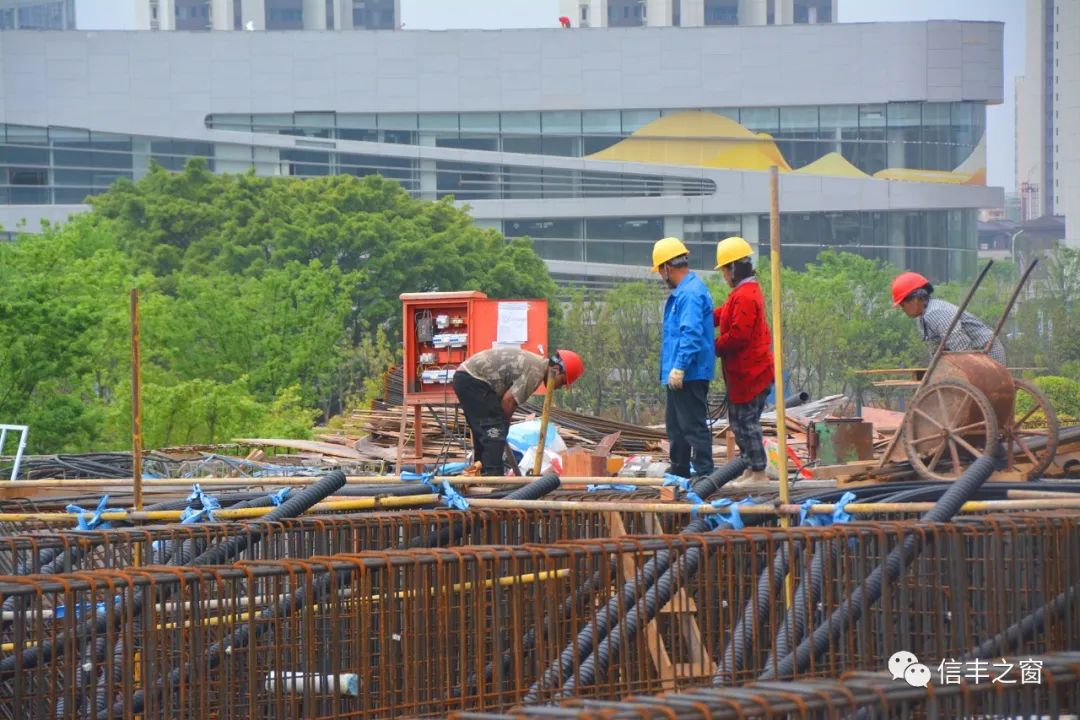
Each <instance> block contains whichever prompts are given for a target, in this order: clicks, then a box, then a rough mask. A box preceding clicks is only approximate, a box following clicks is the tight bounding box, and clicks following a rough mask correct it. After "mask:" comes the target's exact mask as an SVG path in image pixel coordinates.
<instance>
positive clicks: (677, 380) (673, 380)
mask: <svg viewBox="0 0 1080 720" xmlns="http://www.w3.org/2000/svg"><path fill="white" fill-rule="evenodd" d="M685 375H686V373H685V372H684V371H682V370H680V369H678V368H672V369H671V372H670V373H668V376H667V385H668V387H669V388H671V389H672V390H682V381H683V377H684V376H685Z"/></svg>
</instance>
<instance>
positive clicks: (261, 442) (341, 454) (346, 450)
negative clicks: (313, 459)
mask: <svg viewBox="0 0 1080 720" xmlns="http://www.w3.org/2000/svg"><path fill="white" fill-rule="evenodd" d="M233 442H234V443H237V444H239V445H250V446H252V447H272V448H285V449H287V450H299V451H301V452H310V453H318V454H319V455H329V456H330V457H338V458H345V459H346V460H363V457H362V456H361V455H360V453H358V452H356V450H354V449H353V448H351V447H345V446H344V445H337V444H335V443H327V442H318V441H317V440H289V439H286V438H236V439H234V440H233Z"/></svg>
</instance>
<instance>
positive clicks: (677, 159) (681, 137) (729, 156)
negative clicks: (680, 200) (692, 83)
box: [588, 112, 791, 171]
mask: <svg viewBox="0 0 1080 720" xmlns="http://www.w3.org/2000/svg"><path fill="white" fill-rule="evenodd" d="M588 157H589V158H591V159H594V160H617V161H620V162H641V163H654V164H665V165H691V166H694V167H715V168H729V169H733V170H767V169H768V168H769V167H770V166H771V165H777V166H778V167H779V168H780V169H781V170H782V171H787V170H790V169H791V167H790V166H789V165H788V164H787V161H786V160H784V157H783V155H781V154H780V150H779V149H778V148H777V147H776V143H774V142H773V139H772V138H771V137H769V136H768V135H766V134H764V133H762V134H761V135H755V134H754V133H753V132H751V131H750V130H747V129H746V128H744V127H743V126H742V125H740V124H739V123H737V122H735V121H734V120H732V119H730V118H726V117H724V116H722V115H716V114H714V113H706V112H681V113H675V114H674V115H666V116H664V117H662V118H659V119H657V120H653V121H652V122H651V123H649V124H647V125H645V126H644V127H642V128H640V129H638V130H637V131H636V132H635V133H634V134H633V135H631V136H630V137H628V138H626V139H625V140H621V141H619V142H617V143H615V144H614V145H612V146H611V147H609V148H606V149H604V150H601V151H600V152H597V153H593V154H592V155H589V156H588Z"/></svg>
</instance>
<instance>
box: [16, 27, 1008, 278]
mask: <svg viewBox="0 0 1080 720" xmlns="http://www.w3.org/2000/svg"><path fill="white" fill-rule="evenodd" d="M1001 30H1002V28H1001V25H1000V24H995V23H966V22H928V23H900V24H874V25H847V26H845V25H841V24H829V25H797V24H793V25H789V26H784V27H702V28H693V29H690V28H609V29H606V30H604V31H602V32H598V31H592V30H569V31H567V30H560V29H553V30H508V31H453V32H420V31H417V32H404V33H373V34H370V35H365V39H364V41H363V42H359V41H358V36H356V35H354V34H351V33H321V34H312V33H303V32H297V33H270V34H267V33H244V34H241V35H234V34H228V33H175V34H174V33H169V34H167V35H164V36H163V35H160V34H154V33H21V32H13V33H0V61H2V65H0V80H2V81H0V105H2V106H3V107H4V111H3V115H2V117H0V122H2V123H3V125H2V127H0V223H2V224H3V225H4V226H5V227H7V228H8V229H10V228H12V227H13V226H14V224H15V223H16V222H18V221H20V220H21V219H25V220H26V221H27V223H28V227H29V228H30V229H33V228H34V227H36V225H37V223H38V222H39V221H40V220H41V219H54V220H55V219H62V218H64V217H66V216H67V215H68V214H69V213H72V212H78V211H80V210H83V209H85V207H86V206H85V204H84V200H85V198H86V196H88V195H93V194H96V193H100V192H103V191H105V190H106V189H107V188H108V186H109V184H110V183H111V182H113V181H114V180H115V179H117V178H133V179H137V178H138V177H140V176H142V175H143V174H144V173H145V172H147V170H148V168H149V166H150V163H151V162H156V163H158V164H160V165H163V166H164V167H166V168H169V169H180V168H181V167H183V164H184V163H185V162H186V161H187V160H188V159H189V158H191V157H205V158H207V160H208V162H209V164H210V167H211V168H212V169H213V170H215V171H216V172H246V171H248V170H249V169H252V168H254V170H255V172H257V173H259V174H266V175H284V176H294V177H313V176H320V175H327V174H333V173H348V174H353V175H361V176H362V175H368V174H374V173H378V174H382V175H384V176H386V177H389V178H392V179H395V180H397V181H398V182H400V183H401V184H402V185H403V187H405V188H406V189H407V190H408V191H409V192H410V193H412V194H414V195H415V196H417V197H421V198H431V199H435V198H441V197H446V196H453V197H454V198H455V199H456V200H457V201H459V202H462V203H467V204H468V205H469V206H470V208H471V213H472V215H473V216H474V217H475V218H476V219H477V221H478V222H479V223H481V224H483V225H486V226H490V227H494V228H497V229H499V230H501V231H502V232H504V233H505V234H507V235H508V236H512V237H513V236H526V235H527V236H529V237H531V238H533V240H534V243H535V246H536V248H537V250H538V252H539V253H540V255H541V256H542V257H543V258H545V260H546V261H547V262H548V265H549V267H550V269H551V270H552V272H553V273H554V274H555V276H556V277H557V278H558V279H560V280H562V281H564V282H585V283H590V282H601V283H604V282H610V281H611V280H612V279H613V278H625V277H641V276H647V275H648V265H649V249H650V247H651V244H652V242H653V241H655V240H656V239H657V238H659V237H662V236H665V235H677V236H680V237H683V238H685V239H686V241H687V242H688V244H689V246H690V248H691V250H692V252H693V253H694V256H695V263H696V265H697V267H704V266H706V265H708V259H709V257H710V256H711V255H712V252H713V249H714V248H715V243H716V242H717V241H718V240H720V239H722V238H723V237H727V236H730V235H736V234H738V235H742V236H744V237H746V238H747V239H748V240H750V241H751V242H752V243H758V244H760V245H761V247H762V248H763V249H767V245H768V233H767V228H768V222H767V218H768V209H769V195H768V180H767V178H768V172H767V170H768V168H769V167H770V166H773V165H775V166H777V167H779V168H780V171H781V177H780V188H781V210H782V228H783V232H784V257H785V261H786V262H787V263H788V264H790V265H793V266H796V267H799V266H802V265H804V264H805V263H807V262H810V261H812V260H813V259H814V258H815V257H816V256H817V255H818V253H819V252H821V251H822V250H823V249H826V248H835V249H842V250H850V251H852V252H856V253H860V254H862V255H865V256H867V257H873V258H880V259H882V260H887V261H889V262H892V263H894V264H895V265H897V266H904V267H912V268H914V269H918V270H922V271H924V272H927V273H929V274H930V275H931V276H933V277H935V278H937V279H939V280H946V279H955V278H962V277H966V276H968V275H970V274H971V272H972V270H973V269H974V267H975V264H976V253H977V225H976V212H977V210H978V209H979V208H982V207H995V206H1000V205H1001V204H1002V193H1001V190H1000V189H996V188H988V187H986V186H985V144H984V141H983V135H984V130H985V117H986V105H987V104H988V103H997V102H1000V101H1001V96H1002V76H1001V36H1002V32H1001ZM946 51H947V52H946ZM872 52H876V53H878V56H879V57H878V62H875V63H863V62H860V59H861V58H862V57H864V56H865V55H866V54H868V53H872ZM46 57H48V58H59V59H62V61H59V62H45V61H44V58H46ZM735 67H737V68H738V71H736V72H716V70H715V69H716V68H735ZM838 77H843V78H845V80H844V81H843V82H837V81H836V80H835V78H838ZM207 78H209V79H210V81H209V82H208V81H207ZM710 267H711V266H710Z"/></svg>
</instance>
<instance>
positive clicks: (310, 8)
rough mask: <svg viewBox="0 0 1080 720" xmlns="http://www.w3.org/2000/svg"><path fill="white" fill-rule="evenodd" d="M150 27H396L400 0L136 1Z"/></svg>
mask: <svg viewBox="0 0 1080 720" xmlns="http://www.w3.org/2000/svg"><path fill="white" fill-rule="evenodd" d="M139 2H140V3H142V4H145V5H146V6H147V10H148V12H147V17H148V25H147V27H148V28H149V29H151V30H397V29H400V27H401V0H139Z"/></svg>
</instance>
